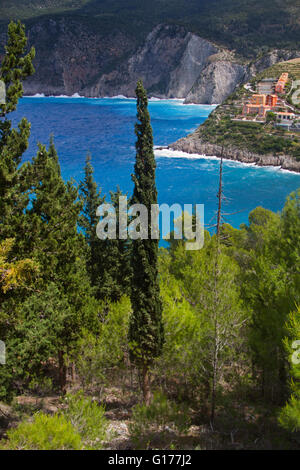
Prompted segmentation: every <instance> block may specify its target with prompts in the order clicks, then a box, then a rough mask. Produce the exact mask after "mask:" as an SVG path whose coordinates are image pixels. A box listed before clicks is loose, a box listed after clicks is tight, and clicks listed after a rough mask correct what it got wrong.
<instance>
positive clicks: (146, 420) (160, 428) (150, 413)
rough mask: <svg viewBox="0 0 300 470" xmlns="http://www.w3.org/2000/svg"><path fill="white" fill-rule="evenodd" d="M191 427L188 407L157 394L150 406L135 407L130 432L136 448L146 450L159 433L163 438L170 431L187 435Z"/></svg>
mask: <svg viewBox="0 0 300 470" xmlns="http://www.w3.org/2000/svg"><path fill="white" fill-rule="evenodd" d="M189 425H190V420H189V416H188V409H187V407H185V406H184V405H178V404H176V403H175V402H172V401H170V400H168V399H167V397H166V396H165V395H163V394H161V393H159V392H157V393H154V396H153V400H152V402H151V404H150V405H148V406H147V405H145V404H138V405H136V406H134V407H133V410H132V421H131V423H130V424H129V432H130V437H131V439H132V441H133V442H134V444H135V446H136V447H137V448H143V449H144V448H145V447H147V446H148V445H150V444H151V442H152V441H153V440H154V439H155V436H156V435H157V434H158V433H159V434H160V435H161V437H162V435H163V434H164V433H169V432H170V431H173V432H178V433H185V432H186V431H187V430H188V428H189Z"/></svg>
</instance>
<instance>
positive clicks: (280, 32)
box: [0, 0, 300, 57]
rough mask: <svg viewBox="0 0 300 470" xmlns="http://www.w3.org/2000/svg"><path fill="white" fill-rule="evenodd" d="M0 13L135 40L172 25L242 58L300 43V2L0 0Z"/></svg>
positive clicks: (242, 0)
mask: <svg viewBox="0 0 300 470" xmlns="http://www.w3.org/2000/svg"><path fill="white" fill-rule="evenodd" d="M0 11H1V20H2V22H7V21H8V20H9V19H11V18H22V19H24V20H27V21H28V20H32V19H34V21H36V18H38V17H40V16H45V15H51V16H53V15H55V16H61V15H63V16H67V17H72V16H74V15H75V16H77V17H78V16H80V17H81V18H82V20H83V19H84V21H89V22H91V24H93V25H94V24H95V23H96V24H97V27H98V28H99V29H101V30H103V33H104V34H105V32H106V31H107V30H110V29H111V28H116V27H118V28H120V29H122V30H127V31H130V32H131V33H132V34H134V35H136V36H137V37H142V36H144V35H145V34H146V33H147V32H149V31H150V30H151V29H152V28H153V27H154V26H155V25H157V24H159V23H176V24H181V25H184V26H186V27H187V28H188V29H189V30H191V31H193V32H196V33H198V34H199V35H200V36H202V37H205V38H208V39H211V40H213V41H215V42H217V43H220V44H223V45H225V46H227V47H229V48H231V49H236V50H237V51H238V52H239V53H241V54H242V55H244V56H247V57H251V56H255V55H256V54H257V53H258V51H261V50H262V48H264V49H265V48H275V47H276V48H289V49H293V48H296V47H298V45H299V42H300V0H286V1H285V2H282V1H279V0H264V1H263V2H261V1H259V0H189V2H187V1H186V0H168V1H166V0H143V1H142V2H141V1H140V0H126V1H124V0H110V1H109V0H61V1H59V0H44V1H41V0H30V1H25V0H0Z"/></svg>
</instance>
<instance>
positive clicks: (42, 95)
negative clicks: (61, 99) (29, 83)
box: [24, 93, 45, 98]
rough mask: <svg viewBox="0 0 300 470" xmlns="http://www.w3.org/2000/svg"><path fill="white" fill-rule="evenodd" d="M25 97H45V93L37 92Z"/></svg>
mask: <svg viewBox="0 0 300 470" xmlns="http://www.w3.org/2000/svg"><path fill="white" fill-rule="evenodd" d="M24 98H45V95H44V93H36V94H35V95H33V96H26V95H25V96H24Z"/></svg>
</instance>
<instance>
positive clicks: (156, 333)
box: [129, 81, 164, 404]
mask: <svg viewBox="0 0 300 470" xmlns="http://www.w3.org/2000/svg"><path fill="white" fill-rule="evenodd" d="M136 95H137V119H138V123H137V124H136V126H135V133H136V136H137V142H136V163H135V167H134V170H135V174H134V175H132V179H133V182H134V185H135V186H134V192H133V198H132V202H133V203H135V204H136V203H138V204H144V206H146V208H147V210H148V214H149V219H150V213H151V212H150V211H151V205H152V204H157V190H156V185H155V169H156V163H155V158H154V152H153V136H152V128H151V123H150V115H149V111H148V98H147V94H146V91H145V89H144V87H143V84H142V82H140V81H139V82H138V84H137V88H136ZM150 234H151V222H150V221H148V235H149V237H150ZM157 257H158V240H151V239H147V240H143V239H138V240H134V241H133V243H132V260H131V262H132V270H133V279H132V289H131V303H132V310H133V312H132V315H131V318H130V325H129V341H130V346H131V360H132V362H134V363H135V364H136V365H137V366H138V367H139V368H140V370H141V372H142V378H143V396H144V400H145V403H147V404H148V403H149V402H150V377H149V368H150V366H151V364H152V363H153V361H154V359H155V358H156V357H158V356H159V355H160V354H161V350H162V346H163V340H164V333H163V323H162V303H161V299H160V291H159V283H158V266H157V264H158V263H157Z"/></svg>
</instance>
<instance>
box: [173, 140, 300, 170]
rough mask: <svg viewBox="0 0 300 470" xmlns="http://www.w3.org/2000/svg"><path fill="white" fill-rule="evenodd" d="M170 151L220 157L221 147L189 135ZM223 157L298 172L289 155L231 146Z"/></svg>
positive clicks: (227, 147)
mask: <svg viewBox="0 0 300 470" xmlns="http://www.w3.org/2000/svg"><path fill="white" fill-rule="evenodd" d="M168 148H169V149H171V150H178V151H180V152H186V153H190V154H198V155H206V156H211V157H221V155H222V147H221V146H220V145H215V144H211V143H208V142H203V141H202V140H201V139H200V138H199V137H198V136H197V134H191V135H189V136H187V137H185V138H183V139H180V140H178V141H177V142H175V143H173V144H171V145H169V147H168ZM223 157H224V158H226V159H229V160H235V161H238V162H243V163H255V164H256V165H258V166H278V167H281V168H282V169H284V170H289V171H296V172H300V161H296V160H295V159H294V158H292V157H290V156H289V155H280V156H274V155H272V154H267V155H259V154H256V153H253V152H249V151H248V150H243V149H239V148H236V147H233V146H226V147H224V149H223Z"/></svg>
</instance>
